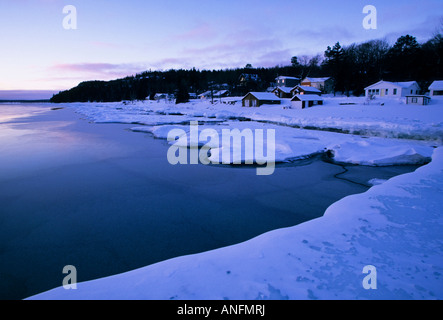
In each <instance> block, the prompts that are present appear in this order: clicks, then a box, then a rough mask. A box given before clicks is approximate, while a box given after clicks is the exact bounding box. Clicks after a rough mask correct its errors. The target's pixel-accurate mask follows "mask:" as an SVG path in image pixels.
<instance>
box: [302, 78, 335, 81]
mask: <svg viewBox="0 0 443 320" xmlns="http://www.w3.org/2000/svg"><path fill="white" fill-rule="evenodd" d="M329 79H330V77H325V78H309V77H306V78H305V79H304V80H303V81H302V82H325V81H327V80H329Z"/></svg>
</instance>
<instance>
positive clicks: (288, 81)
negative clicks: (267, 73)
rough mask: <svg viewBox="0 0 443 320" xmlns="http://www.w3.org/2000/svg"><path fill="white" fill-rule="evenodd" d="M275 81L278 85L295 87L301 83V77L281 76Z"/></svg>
mask: <svg viewBox="0 0 443 320" xmlns="http://www.w3.org/2000/svg"><path fill="white" fill-rule="evenodd" d="M275 83H276V86H277V87H286V88H294V87H295V86H296V85H298V84H299V83H300V78H296V77H288V76H279V77H277V78H276V79H275Z"/></svg>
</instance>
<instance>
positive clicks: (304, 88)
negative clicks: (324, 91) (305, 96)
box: [292, 86, 321, 93]
mask: <svg viewBox="0 0 443 320" xmlns="http://www.w3.org/2000/svg"><path fill="white" fill-rule="evenodd" d="M297 88H300V89H302V90H303V91H310V92H318V93H320V92H321V90H319V89H317V88H314V87H308V86H296V87H295V88H293V89H292V90H295V89H297Z"/></svg>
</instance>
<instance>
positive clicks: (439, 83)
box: [429, 80, 443, 90]
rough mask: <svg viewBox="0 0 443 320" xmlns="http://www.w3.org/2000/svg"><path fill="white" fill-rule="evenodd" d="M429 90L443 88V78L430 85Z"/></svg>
mask: <svg viewBox="0 0 443 320" xmlns="http://www.w3.org/2000/svg"><path fill="white" fill-rule="evenodd" d="M429 90H443V80H435V81H434V82H432V84H431V85H430V86H429Z"/></svg>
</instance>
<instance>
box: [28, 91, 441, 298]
mask: <svg viewBox="0 0 443 320" xmlns="http://www.w3.org/2000/svg"><path fill="white" fill-rule="evenodd" d="M350 99H351V100H356V103H357V105H356V106H354V105H351V106H347V105H346V106H343V105H340V103H345V101H347V102H346V103H349V101H350V100H349V99H348V98H331V99H330V100H329V105H328V103H326V105H325V106H320V107H317V108H311V109H310V110H290V109H289V110H288V109H283V108H281V106H280V107H270V106H269V107H266V106H265V107H262V108H258V109H256V108H241V107H239V106H235V107H233V106H230V105H229V106H228V105H226V106H225V105H223V104H219V105H216V106H213V105H210V104H208V103H205V102H191V103H189V104H186V105H183V106H180V107H178V106H175V105H170V104H162V103H152V102H151V103H144V102H140V103H136V104H133V105H129V106H128V105H122V104H121V103H116V104H98V107H94V108H91V105H92V104H72V105H71V106H72V107H74V108H75V109H76V110H77V112H79V113H81V114H83V115H85V116H87V118H88V119H91V120H93V121H95V122H102V123H106V122H124V123H134V124H137V125H143V126H141V127H140V126H138V127H134V128H133V131H142V132H150V133H152V134H153V135H154V136H156V137H158V138H165V136H166V133H167V132H168V131H169V130H170V129H171V128H176V127H181V128H185V127H186V122H189V121H191V120H196V119H197V120H199V121H202V122H204V121H212V124H208V125H209V126H212V127H213V128H220V127H221V125H223V126H225V127H226V126H227V127H236V128H242V127H246V126H248V127H251V126H252V127H254V128H257V127H265V128H273V127H276V128H277V127H278V132H279V134H280V135H279V137H280V138H279V139H277V145H278V146H279V147H278V148H277V150H276V151H277V159H279V160H281V161H284V160H285V159H290V158H294V157H297V156H299V157H303V156H307V155H309V154H312V153H314V152H318V151H324V150H330V151H332V152H334V155H335V160H336V161H338V162H344V163H354V164H365V165H391V164H410V163H424V162H426V161H429V159H430V158H431V157H432V161H431V162H430V163H429V164H427V165H425V166H423V167H421V168H419V169H418V170H416V171H415V172H413V173H409V174H405V175H401V176H397V177H395V178H392V179H390V180H388V181H386V182H383V183H374V184H375V185H374V186H373V187H372V188H371V189H370V190H369V191H367V192H365V193H363V194H358V195H352V196H349V197H346V198H344V199H342V200H340V201H338V202H336V203H334V204H333V205H331V206H330V207H329V208H328V209H327V211H326V212H325V215H324V216H323V217H321V218H318V219H315V220H312V221H309V222H306V223H303V224H301V225H297V226H295V227H291V228H286V229H280V230H275V231H271V232H268V233H266V234H263V235H261V236H258V237H256V238H254V239H251V240H249V241H247V242H244V243H240V244H237V245H234V246H230V247H226V248H221V249H217V250H213V251H209V252H205V253H200V254H196V255H190V256H183V257H177V258H174V259H171V260H167V261H164V262H160V263H157V264H154V265H150V266H147V267H144V268H141V269H137V270H134V271H131V272H127V273H124V274H120V275H115V276H112V277H108V278H103V279H98V280H94V281H89V282H84V283H79V284H78V289H77V290H65V289H63V288H62V287H60V288H57V289H54V290H51V291H48V292H45V293H42V294H39V295H36V296H33V297H30V299H162V300H163V299H245V300H250V299H442V298H443V278H442V277H443V256H442V250H443V237H442V235H441V230H442V225H443V219H442V214H441V213H442V212H443V202H442V201H441V194H442V191H443V147H439V148H436V149H434V147H437V146H440V145H441V142H442V137H443V103H442V101H436V103H434V104H431V105H429V106H406V105H403V104H402V103H401V102H399V101H385V102H384V106H380V104H378V105H369V106H367V105H364V104H362V100H361V99H360V100H358V98H355V99H353V98H350ZM342 100H343V101H342ZM331 101H333V102H331ZM153 114H154V117H153V116H152V115H153ZM178 114H179V115H178ZM242 117H244V118H247V119H250V120H257V121H260V122H238V121H236V122H235V121H230V120H235V119H239V118H242ZM214 121H216V122H218V124H216V123H214ZM266 122H268V123H266ZM270 122H272V123H273V124H271V123H270ZM275 123H278V124H281V125H288V126H289V127H285V126H277V125H276V124H275ZM291 126H300V127H306V126H308V127H315V128H318V129H328V128H329V129H331V128H340V129H341V130H342V131H348V132H350V133H352V132H354V133H359V135H351V134H343V133H336V132H329V131H315V130H309V131H308V130H300V129H296V128H293V127H291ZM331 131H332V130H331ZM363 133H364V135H366V134H368V135H369V136H364V135H363ZM392 138H402V139H392ZM405 138H408V139H410V138H415V139H416V140H407V139H405ZM418 140H424V141H418ZM367 265H372V266H374V267H375V268H376V270H377V289H375V290H367V289H365V288H364V287H363V284H362V281H363V279H364V277H365V274H363V273H362V270H363V268H364V267H365V266H367Z"/></svg>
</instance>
